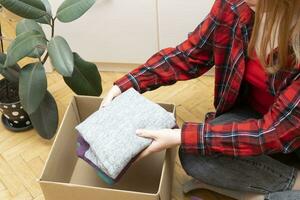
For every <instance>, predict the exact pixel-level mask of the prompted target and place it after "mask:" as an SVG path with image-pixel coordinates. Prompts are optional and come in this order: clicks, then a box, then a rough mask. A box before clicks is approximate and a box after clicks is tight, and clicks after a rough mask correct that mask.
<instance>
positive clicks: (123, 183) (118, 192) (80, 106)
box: [39, 96, 176, 200]
mask: <svg viewBox="0 0 300 200" xmlns="http://www.w3.org/2000/svg"><path fill="white" fill-rule="evenodd" d="M101 101H102V99H101V98H98V97H87V96H75V97H74V98H73V99H72V101H71V103H70V104H69V106H68V108H67V110H66V113H65V115H64V118H63V120H62V123H61V126H60V128H59V130H58V133H57V136H56V139H55V141H54V144H53V146H52V149H51V151H50V153H49V157H48V160H47V161H46V164H45V168H44V170H43V172H42V175H41V178H40V179H39V183H40V186H41V188H42V190H43V193H44V196H45V199H46V200H100V199H103V200H109V199H112V200H168V199H170V197H171V187H172V177H173V170H174V162H175V161H174V159H175V155H176V151H175V149H168V150H167V151H165V152H161V153H156V154H153V155H151V156H149V157H147V158H144V159H143V160H140V161H139V162H137V163H134V164H133V165H132V166H131V167H130V168H129V169H128V171H127V172H126V173H125V175H124V176H123V177H122V178H121V180H120V181H119V182H118V183H117V184H115V185H114V186H109V185H107V184H105V183H104V182H102V181H101V180H100V179H99V178H98V176H97V175H96V171H95V170H94V169H93V168H92V167H91V166H89V165H88V164H87V163H85V161H82V160H81V159H80V158H78V157H77V155H76V139H77V135H76V132H75V126H76V125H77V124H79V123H80V122H81V121H83V120H84V119H86V118H87V117H88V116H89V115H90V114H92V113H93V112H94V111H96V110H97V109H98V108H99V106H100V103H101ZM160 105H161V106H162V107H163V108H165V109H166V110H167V111H169V112H173V113H174V115H175V106H174V105H172V104H160Z"/></svg>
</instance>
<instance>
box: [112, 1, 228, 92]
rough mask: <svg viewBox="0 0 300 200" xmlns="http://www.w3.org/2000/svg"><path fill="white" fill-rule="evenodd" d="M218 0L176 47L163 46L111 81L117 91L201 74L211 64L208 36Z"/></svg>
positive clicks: (146, 88) (144, 88) (142, 88)
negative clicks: (143, 61) (137, 65)
mask: <svg viewBox="0 0 300 200" xmlns="http://www.w3.org/2000/svg"><path fill="white" fill-rule="evenodd" d="M223 4H224V2H223V1H222V0H216V1H215V3H214V5H213V7H212V9H211V12H210V13H209V14H208V16H207V17H206V19H205V20H204V21H203V22H202V23H201V24H200V25H198V27H197V28H196V29H195V30H194V31H193V32H192V33H190V34H189V36H188V39H187V40H185V41H184V42H183V43H181V44H180V45H178V46H177V47H176V48H166V49H163V50H161V51H159V52H158V53H156V54H155V55H153V56H152V57H151V58H150V59H149V60H148V61H147V62H146V63H145V64H143V65H141V66H140V67H138V68H136V69H134V70H133V71H131V72H129V73H128V74H126V75H125V76H123V77H121V78H120V79H118V80H117V81H115V82H114V85H117V86H119V88H120V89H121V91H122V92H123V91H125V90H127V89H128V88H131V87H134V88H135V89H136V90H137V91H139V92H140V93H143V92H145V91H150V90H154V89H156V88H158V87H160V86H163V85H171V84H174V83H175V82H177V81H180V80H189V79H193V78H196V77H199V76H201V75H202V74H204V73H205V72H207V71H208V70H209V69H210V68H211V67H212V66H213V65H214V60H213V48H214V47H213V45H212V44H213V42H212V40H213V39H212V36H213V34H214V30H215V27H216V26H217V23H218V22H217V20H216V18H217V16H219V14H220V7H221V6H223Z"/></svg>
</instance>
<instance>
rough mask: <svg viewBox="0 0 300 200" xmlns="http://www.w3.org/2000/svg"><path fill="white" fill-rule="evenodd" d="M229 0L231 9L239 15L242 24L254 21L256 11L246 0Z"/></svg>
mask: <svg viewBox="0 0 300 200" xmlns="http://www.w3.org/2000/svg"><path fill="white" fill-rule="evenodd" d="M227 2H228V3H229V4H230V5H231V10H232V11H233V12H234V13H236V14H237V15H238V16H239V18H240V22H241V24H248V23H250V22H253V21H252V20H254V16H255V12H254V10H252V9H251V8H250V7H249V5H248V4H247V3H246V2H245V1H244V0H227Z"/></svg>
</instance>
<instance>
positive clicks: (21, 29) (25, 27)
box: [16, 19, 46, 58]
mask: <svg viewBox="0 0 300 200" xmlns="http://www.w3.org/2000/svg"><path fill="white" fill-rule="evenodd" d="M30 31H37V32H39V33H40V34H41V35H42V36H43V37H44V38H46V35H45V33H44V31H43V29H42V27H41V26H40V25H39V24H38V23H37V22H36V21H34V20H32V19H23V20H21V21H20V22H19V23H18V24H17V27H16V34H17V36H18V35H20V34H22V33H25V32H30ZM44 52H45V49H42V48H36V49H34V50H33V52H32V53H31V54H30V55H28V57H32V58H38V57H41V56H42V55H43V54H44Z"/></svg>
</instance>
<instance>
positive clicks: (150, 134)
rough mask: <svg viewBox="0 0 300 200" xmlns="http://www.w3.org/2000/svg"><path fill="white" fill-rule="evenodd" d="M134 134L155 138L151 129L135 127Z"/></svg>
mask: <svg viewBox="0 0 300 200" xmlns="http://www.w3.org/2000/svg"><path fill="white" fill-rule="evenodd" d="M136 134H137V135H138V136H140V137H145V138H150V139H155V138H156V136H157V135H156V132H155V131H153V130H146V129H137V130H136Z"/></svg>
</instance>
